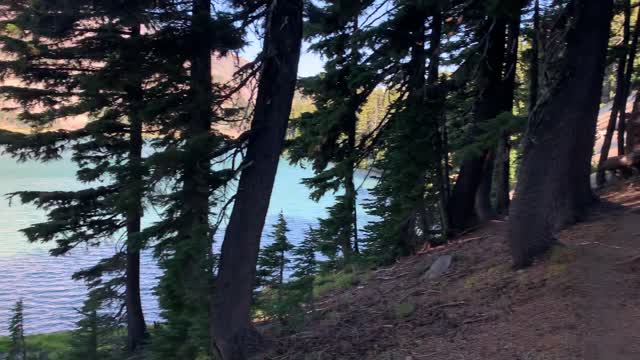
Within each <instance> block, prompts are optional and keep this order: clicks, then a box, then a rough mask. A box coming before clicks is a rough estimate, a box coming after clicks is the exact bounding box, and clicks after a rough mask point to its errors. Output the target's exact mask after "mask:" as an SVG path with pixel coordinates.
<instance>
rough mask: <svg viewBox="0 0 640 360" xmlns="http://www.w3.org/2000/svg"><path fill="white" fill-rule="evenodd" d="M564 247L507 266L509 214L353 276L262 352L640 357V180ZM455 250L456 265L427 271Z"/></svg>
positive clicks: (564, 236)
mask: <svg viewBox="0 0 640 360" xmlns="http://www.w3.org/2000/svg"><path fill="white" fill-rule="evenodd" d="M603 200H604V201H603V202H602V203H601V204H600V205H598V206H597V207H596V208H595V209H594V211H593V212H592V215H591V216H590V217H589V219H587V221H585V222H584V223H582V224H578V225H576V226H574V227H573V228H571V229H568V230H566V231H564V232H563V233H561V234H559V238H560V239H561V241H562V242H563V243H564V244H566V247H561V246H558V247H556V248H555V249H554V250H553V251H552V252H551V254H549V256H548V258H547V259H545V260H544V261H540V262H539V263H537V264H536V265H535V266H533V267H532V268H530V269H527V270H522V271H517V272H514V271H513V270H512V269H511V268H510V265H509V256H508V249H507V246H506V223H504V222H494V223H492V224H490V225H489V226H487V227H486V228H484V229H482V230H479V231H477V232H475V233H472V234H468V235H466V236H463V237H462V238H460V239H459V240H458V241H457V242H454V243H453V244H451V245H450V246H448V247H446V248H442V249H435V250H432V251H429V252H426V253H424V254H422V255H419V256H415V257H411V258H407V259H403V260H402V261H400V262H399V263H397V264H396V265H395V266H393V267H391V268H384V269H378V270H376V271H373V272H369V273H363V274H358V275H357V281H355V283H357V284H356V285H354V286H353V287H350V288H348V289H346V290H340V291H336V292H334V293H332V294H329V295H326V296H324V297H322V298H320V299H318V301H317V302H316V303H315V306H314V308H315V310H314V312H313V315H312V319H310V320H309V322H308V323H307V324H306V325H305V326H304V327H303V328H302V329H301V330H300V331H298V332H296V333H295V334H288V335H282V336H279V337H275V338H271V339H270V342H271V348H270V350H269V352H268V354H262V355H261V356H260V357H259V358H261V359H305V360H306V359H309V360H310V359H376V360H385V359H389V360H396V359H400V360H417V359H439V360H445V359H446V360H458V359H459V360H462V359H465V360H472V359H477V360H481V359H482V360H484V359H493V360H503V359H504V360H506V359H509V360H514V359H515V360H563V359H589V360H604V359H607V360H625V359H640V349H639V347H640V345H639V344H640V343H639V342H638V337H639V336H640V321H638V319H640V297H639V296H638V289H639V288H640V260H638V261H637V262H636V260H637V259H638V258H634V256H635V255H640V185H637V184H631V183H627V184H624V185H619V186H618V188H616V189H613V190H610V192H609V193H607V194H604V196H603ZM446 255H451V256H452V258H453V260H452V262H451V267H450V268H449V269H448V271H447V272H445V273H444V274H443V275H441V276H439V277H435V278H432V279H429V276H428V275H426V274H428V273H429V272H428V269H429V268H430V266H431V265H432V264H433V263H434V262H435V261H436V260H437V259H438V258H441V260H442V259H444V258H446V257H443V256H446Z"/></svg>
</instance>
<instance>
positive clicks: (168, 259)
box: [145, 0, 243, 359]
mask: <svg viewBox="0 0 640 360" xmlns="http://www.w3.org/2000/svg"><path fill="white" fill-rule="evenodd" d="M166 6H167V9H165V11H164V12H165V13H166V14H167V16H169V17H170V19H172V21H171V22H169V23H167V25H166V26H165V27H164V28H163V32H160V33H158V34H157V38H156V40H155V41H157V42H158V43H159V44H160V45H163V46H162V47H160V46H159V47H158V48H157V49H156V51H158V52H159V55H161V56H162V57H161V58H162V59H164V61H165V62H166V63H167V71H166V72H165V73H162V75H163V77H164V78H163V79H164V81H163V82H162V83H161V84H159V85H158V86H157V88H158V90H162V91H163V92H161V93H159V94H158V95H157V96H154V98H153V101H152V102H151V104H150V107H151V114H153V115H155V116H157V117H159V121H160V127H159V129H158V134H159V135H158V137H157V138H156V139H154V141H153V142H152V145H153V146H154V149H155V150H156V151H155V153H154V154H153V155H152V156H150V158H149V160H148V162H147V163H148V164H149V166H150V168H151V169H150V171H151V174H150V177H151V180H152V182H153V184H156V185H162V186H163V188H164V191H163V192H162V193H160V194H158V196H155V197H154V201H155V202H156V203H157V204H158V205H160V206H162V207H163V209H164V212H163V216H162V219H161V221H159V222H157V223H155V224H154V225H153V226H150V227H149V228H147V229H146V230H145V234H147V235H148V236H149V237H150V238H152V239H154V240H155V241H156V244H155V247H154V250H155V254H156V256H157V258H158V260H159V264H160V267H161V268H162V270H163V274H162V277H161V278H160V281H159V284H158V287H157V288H156V294H157V295H158V297H159V303H160V306H161V308H162V313H161V316H162V317H163V319H164V320H165V322H164V324H163V326H161V327H160V328H159V330H158V331H157V333H156V336H155V339H154V341H153V348H154V352H155V354H156V356H158V357H160V358H163V359H192V358H197V357H198V356H208V354H210V352H211V348H210V346H209V344H210V336H209V335H210V334H209V330H208V329H209V319H210V309H211V300H212V298H213V296H214V294H213V293H212V292H213V280H214V278H213V269H214V266H215V264H214V258H213V254H212V252H213V249H212V246H213V244H212V242H213V234H214V230H215V227H214V224H212V223H211V222H210V217H211V216H212V214H214V215H215V213H216V206H218V205H220V202H222V201H227V199H226V198H225V194H224V188H225V186H226V185H227V184H228V182H229V181H231V180H232V178H233V176H234V169H231V168H230V167H229V166H228V165H227V164H225V163H224V160H223V159H224V158H225V157H226V156H227V155H228V154H227V153H228V152H229V151H232V150H233V149H234V147H233V146H234V142H233V141H231V139H229V138H228V137H226V136H224V135H222V134H220V133H219V132H218V131H216V130H215V129H214V125H215V124H217V123H219V122H221V121H222V120H223V119H224V118H225V116H224V115H225V113H226V110H225V108H224V106H225V101H226V100H227V99H229V97H230V96H231V94H232V89H230V88H229V86H226V85H222V84H214V83H213V79H212V75H211V72H212V57H213V56H216V55H225V54H227V53H228V52H229V51H231V50H234V49H238V48H239V47H241V46H242V44H243V40H242V38H243V31H242V30H241V29H239V28H238V27H237V26H236V25H237V24H235V23H234V22H235V20H236V19H235V18H234V15H233V14H231V13H229V12H228V10H224V11H223V10H222V9H218V8H214V7H213V6H212V5H211V2H210V1H209V0H193V1H187V2H182V1H176V2H169V4H168V5H166ZM175 46H179V48H178V49H175V48H172V47H175ZM165 93H168V95H167V96H168V98H162V97H161V96H162V95H163V94H165ZM214 162H217V163H219V164H221V165H222V166H219V167H218V168H217V169H214V168H213V165H214Z"/></svg>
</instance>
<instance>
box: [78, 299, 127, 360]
mask: <svg viewBox="0 0 640 360" xmlns="http://www.w3.org/2000/svg"><path fill="white" fill-rule="evenodd" d="M101 307H102V305H101V304H100V301H96V298H95V297H94V296H91V295H90V296H89V297H88V298H87V300H86V301H85V302H84V305H83V307H82V309H80V310H78V313H79V314H80V315H81V318H80V320H78V321H77V322H76V328H75V329H74V330H73V332H72V335H73V336H72V340H71V344H70V345H71V347H70V350H69V352H68V353H67V354H66V359H68V360H115V359H121V358H123V357H125V356H126V354H125V353H122V351H121V347H120V346H119V345H118V341H117V340H116V338H117V337H118V336H119V335H118V332H117V331H118V324H119V321H118V320H117V319H116V318H115V317H114V316H112V315H111V314H108V313H104V312H99V311H100V309H101Z"/></svg>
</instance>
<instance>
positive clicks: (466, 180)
mask: <svg viewBox="0 0 640 360" xmlns="http://www.w3.org/2000/svg"><path fill="white" fill-rule="evenodd" d="M505 36H506V21H505V19H504V18H490V19H488V20H487V21H486V22H485V24H484V25H483V26H482V31H481V33H480V34H479V38H481V39H483V38H484V39H486V40H485V41H488V42H489V43H488V44H487V51H486V54H485V55H484V58H483V59H482V60H481V61H482V62H481V64H480V71H479V75H478V79H477V82H478V89H479V90H478V97H477V99H476V103H475V106H474V119H473V122H474V123H473V126H474V129H475V130H472V133H471V136H472V137H473V136H475V134H477V131H478V130H477V129H478V126H479V125H480V124H481V123H482V122H484V121H487V120H490V119H493V118H495V117H496V116H498V115H499V114H500V111H501V104H500V101H496V99H499V98H500V96H501V87H502V70H503V66H504V59H505V51H504V49H505ZM487 152H488V151H484V153H483V154H482V155H480V156H477V155H476V156H471V157H469V158H467V159H465V160H463V162H462V166H461V167H460V171H459V174H458V180H457V181H456V184H455V186H454V188H453V192H452V194H451V199H450V202H449V224H450V226H451V228H452V230H464V229H465V228H467V227H469V226H472V225H473V224H474V223H475V222H476V221H477V219H476V218H475V217H474V215H475V210H476V209H477V206H476V202H475V199H476V192H477V191H478V188H479V187H480V184H481V183H482V181H483V180H484V179H485V178H484V177H483V170H484V168H485V164H484V162H485V159H487ZM482 196H486V194H483V195H482ZM479 205H485V206H486V202H485V203H482V204H479ZM482 211H483V212H490V211H491V209H483V210H482Z"/></svg>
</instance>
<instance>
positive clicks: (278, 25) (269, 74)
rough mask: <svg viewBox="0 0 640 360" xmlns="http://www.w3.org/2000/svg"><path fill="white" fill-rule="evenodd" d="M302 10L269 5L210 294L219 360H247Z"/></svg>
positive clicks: (293, 0) (289, 4)
mask: <svg viewBox="0 0 640 360" xmlns="http://www.w3.org/2000/svg"><path fill="white" fill-rule="evenodd" d="M302 9H303V4H302V0H287V1H282V0H274V1H273V2H272V3H271V6H270V9H269V16H268V19H267V23H266V24H267V28H266V34H265V40H264V48H263V51H264V54H265V55H266V57H265V59H264V60H263V61H264V63H263V69H262V74H261V77H260V82H259V85H258V98H257V100H256V107H255V113H254V118H253V123H252V125H251V129H252V130H251V131H252V134H251V137H250V139H249V144H248V148H247V155H246V159H245V163H246V164H247V167H246V168H245V169H244V170H243V172H242V175H241V176H240V181H239V184H238V192H237V194H236V200H235V204H234V206H233V211H232V213H231V216H230V218H229V224H228V226H227V230H226V233H225V238H224V242H223V244H222V254H221V258H220V268H219V273H218V280H217V289H216V290H217V291H219V292H220V294H223V295H224V296H220V297H218V298H217V300H218V301H217V306H216V307H215V309H214V311H215V313H216V317H215V321H214V323H213V324H212V325H213V329H212V330H213V334H214V340H213V343H212V347H213V348H216V349H217V350H218V351H219V353H220V355H221V357H222V359H223V360H230V359H234V360H235V359H246V358H247V334H248V330H249V327H250V319H249V312H250V305H251V291H252V288H253V282H254V278H255V272H256V263H257V260H258V251H259V249H260V236H261V235H262V229H263V227H264V221H265V216H266V214H267V210H268V208H269V201H270V198H271V192H272V190H273V183H274V180H275V176H276V171H277V168H278V161H279V159H280V154H281V152H282V147H283V145H284V140H285V135H286V130H287V123H288V120H289V114H290V111H291V103H292V100H293V95H294V89H295V84H296V77H297V72H298V61H299V58H300V47H301V43H302Z"/></svg>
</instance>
